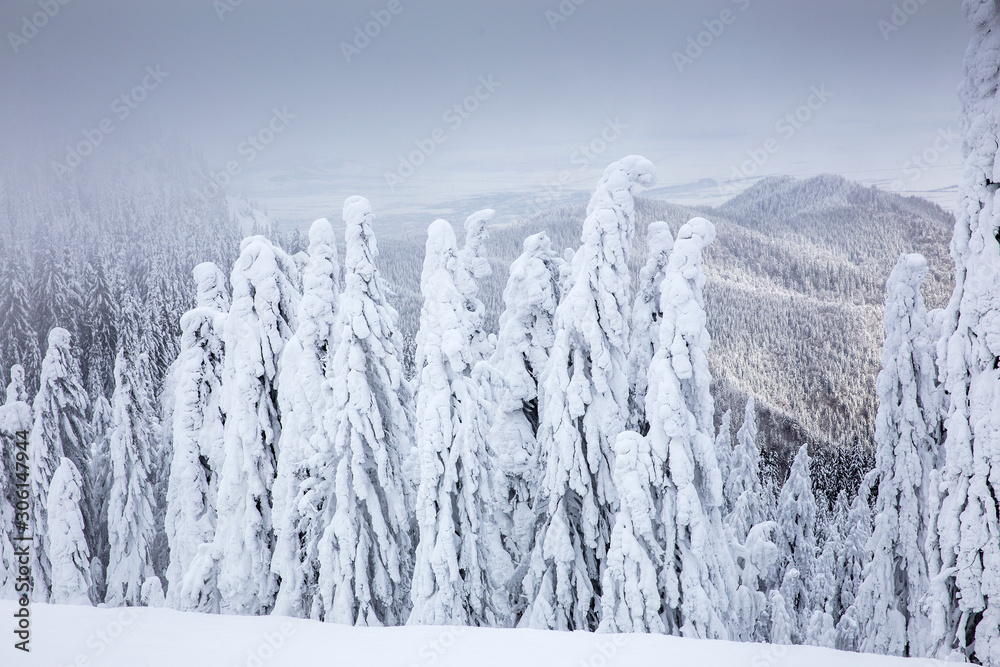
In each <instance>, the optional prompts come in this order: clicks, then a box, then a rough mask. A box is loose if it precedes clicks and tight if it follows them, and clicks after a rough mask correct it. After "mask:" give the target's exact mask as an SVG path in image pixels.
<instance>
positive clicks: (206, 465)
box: [164, 262, 229, 607]
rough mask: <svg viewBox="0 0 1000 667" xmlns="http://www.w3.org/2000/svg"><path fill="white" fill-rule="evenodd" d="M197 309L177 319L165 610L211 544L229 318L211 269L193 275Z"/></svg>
mask: <svg viewBox="0 0 1000 667" xmlns="http://www.w3.org/2000/svg"><path fill="white" fill-rule="evenodd" d="M194 280H195V283H196V285H197V294H198V298H197V306H196V307H195V308H193V309H192V310H189V311H188V312H186V313H184V315H183V316H182V317H181V329H182V331H183V337H182V339H181V352H180V355H179V356H178V358H177V363H176V366H175V372H174V378H175V382H174V392H175V395H174V404H173V419H172V423H170V424H167V425H166V426H167V427H168V428H172V429H173V438H172V439H173V456H172V460H171V463H170V477H169V480H168V485H167V507H166V515H165V518H164V527H165V529H166V532H167V543H168V545H169V548H170V562H169V565H168V566H167V572H166V576H167V603H168V604H169V605H170V606H172V607H177V606H179V604H180V592H181V587H182V586H183V581H184V576H185V574H186V573H187V571H188V568H189V567H190V566H191V561H192V560H193V559H194V557H195V555H196V554H197V552H198V547H199V546H201V545H202V544H204V543H206V542H211V541H212V539H213V538H214V537H215V526H216V499H217V496H218V475H219V473H220V472H221V469H222V459H223V451H224V450H223V437H222V436H223V416H222V409H221V407H220V400H221V385H222V367H223V354H224V350H223V344H222V329H223V323H224V321H225V313H226V312H227V311H228V310H229V295H228V292H227V290H226V278H225V275H224V274H223V273H222V271H221V270H220V269H219V267H217V266H216V265H215V264H213V263H211V262H205V263H203V264H199V265H198V266H196V267H195V269H194Z"/></svg>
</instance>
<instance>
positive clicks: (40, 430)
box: [28, 327, 93, 602]
mask: <svg viewBox="0 0 1000 667" xmlns="http://www.w3.org/2000/svg"><path fill="white" fill-rule="evenodd" d="M71 341H72V336H71V335H70V333H69V332H68V331H66V330H65V329H60V328H58V327H56V328H54V329H52V331H50V332H49V337H48V350H47V351H46V353H45V359H43V360H42V370H41V375H40V382H39V385H40V386H39V389H38V393H37V394H36V395H35V400H34V403H33V404H32V412H33V415H34V421H33V425H32V427H31V433H30V434H29V436H28V452H29V460H30V466H31V481H30V489H31V507H32V512H33V514H32V516H31V530H32V534H34V535H45V529H46V527H47V526H48V515H47V511H48V509H47V508H48V496H49V484H50V482H51V481H52V475H54V474H55V471H56V468H58V467H59V464H60V463H61V462H62V459H63V457H66V458H68V459H69V460H70V461H72V462H73V465H75V466H76V468H77V470H87V468H88V466H89V464H90V425H89V423H88V422H87V407H88V405H87V394H86V392H85V391H84V390H83V386H82V385H81V378H80V372H79V369H78V367H77V364H76V361H75V359H74V357H73V352H72V349H71ZM80 506H81V511H82V513H83V519H84V530H85V531H88V532H89V529H90V526H92V525H93V520H92V518H91V517H92V513H91V512H90V505H89V502H88V500H87V490H86V489H84V492H83V499H82V501H81V503H80ZM88 522H89V523H88ZM35 546H36V548H35V549H34V550H33V551H32V565H31V576H32V594H33V599H35V600H37V601H40V602H44V601H47V600H48V599H49V593H50V591H51V587H52V578H51V576H52V575H51V572H52V570H51V564H50V559H49V545H48V540H47V539H46V538H44V537H43V538H42V539H41V540H39V541H38V542H37V543H36V545H35ZM89 546H90V540H89V539H88V547H89Z"/></svg>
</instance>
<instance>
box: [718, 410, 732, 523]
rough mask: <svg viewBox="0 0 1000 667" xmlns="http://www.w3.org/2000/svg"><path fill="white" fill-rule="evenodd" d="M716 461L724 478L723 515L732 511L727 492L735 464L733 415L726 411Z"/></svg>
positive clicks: (720, 475)
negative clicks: (731, 469) (732, 467)
mask: <svg viewBox="0 0 1000 667" xmlns="http://www.w3.org/2000/svg"><path fill="white" fill-rule="evenodd" d="M715 459H716V461H717V462H718V465H719V477H721V478H722V487H723V488H722V511H723V515H725V514H728V513H729V512H730V511H731V510H732V507H733V506H732V503H730V501H729V498H730V496H729V494H728V493H727V492H726V489H727V484H728V482H729V473H730V470H729V469H730V467H731V466H732V464H733V413H732V412H730V411H729V410H726V412H725V414H723V415H722V420H721V421H720V422H719V432H718V433H716V435H715Z"/></svg>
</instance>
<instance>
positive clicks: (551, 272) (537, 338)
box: [490, 232, 564, 555]
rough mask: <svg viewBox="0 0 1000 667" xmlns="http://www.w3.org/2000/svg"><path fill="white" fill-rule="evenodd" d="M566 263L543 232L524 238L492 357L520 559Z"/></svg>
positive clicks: (497, 428)
mask: <svg viewBox="0 0 1000 667" xmlns="http://www.w3.org/2000/svg"><path fill="white" fill-rule="evenodd" d="M563 264H564V262H563V260H562V258H561V257H559V255H558V254H556V252H555V251H554V250H553V248H552V242H551V241H549V237H548V236H546V235H545V233H544V232H542V233H538V234H534V235H532V236H529V237H528V238H526V239H525V240H524V252H523V253H522V254H521V256H520V257H518V258H517V259H516V260H514V263H513V264H511V267H510V277H509V279H508V280H507V287H506V289H505V290H504V293H503V301H504V305H505V309H504V312H503V313H502V314H501V315H500V331H499V333H498V334H497V346H496V350H495V351H494V353H493V356H492V358H491V359H490V364H491V365H492V367H493V368H494V369H495V370H496V373H497V375H498V376H499V377H500V378H501V379H502V381H501V382H500V383H499V384H500V386H494V387H493V388H492V389H493V394H494V396H493V407H494V415H493V425H492V428H491V430H490V441H491V443H492V450H493V451H494V452H496V454H497V456H498V459H499V460H498V463H499V465H500V466H501V468H502V470H503V473H504V482H505V484H504V487H501V488H500V489H499V492H500V498H501V502H503V503H505V504H506V507H505V508H504V509H505V512H504V514H505V515H506V516H507V517H509V521H510V525H509V526H508V527H507V530H508V531H509V532H510V533H511V535H510V536H509V538H510V539H511V540H512V541H513V543H514V545H515V546H516V551H517V553H518V554H519V555H524V554H526V553H527V551H528V550H529V549H530V548H531V543H532V541H533V539H534V532H535V512H534V510H533V503H534V500H535V498H536V497H537V496H538V484H539V482H540V477H541V474H540V473H541V469H542V461H541V459H539V455H538V443H537V438H536V435H537V433H538V419H539V413H538V382H539V379H540V377H541V374H542V372H543V371H544V370H545V367H546V366H547V365H548V361H549V350H550V349H551V348H552V344H553V341H554V338H555V331H554V329H553V318H554V317H555V312H556V306H557V305H558V303H559V296H560V286H559V275H560V271H561V270H562V267H563Z"/></svg>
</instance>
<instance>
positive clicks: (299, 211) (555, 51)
mask: <svg viewBox="0 0 1000 667" xmlns="http://www.w3.org/2000/svg"><path fill="white" fill-rule="evenodd" d="M59 2H66V4H65V5H60V4H59ZM576 2H580V0H576ZM237 3H238V4H237ZM43 6H48V7H49V12H50V13H54V15H53V16H51V17H49V16H45V15H44V14H39V12H43V10H44V7H43ZM894 6H895V9H894ZM55 7H58V11H55V10H54V9H53V8H55ZM906 10H909V11H910V12H911V13H909V14H907V13H906ZM894 11H895V14H894ZM373 12H374V13H375V14H374V15H373ZM377 19H381V22H382V25H380V24H379V23H377V22H376V21H377ZM31 22H34V23H35V24H40V25H41V27H39V28H37V30H33V29H32V28H33V27H34V26H30V25H29V24H30V23H31ZM880 22H881V23H880ZM0 27H2V28H3V32H4V35H5V39H4V42H5V44H4V45H3V46H2V47H0V51H2V53H3V55H2V56H0V85H2V91H3V103H2V106H0V114H2V115H0V121H2V130H0V133H2V136H0V140H2V144H0V148H2V149H3V150H4V151H5V153H7V152H10V151H14V152H15V153H16V154H27V155H30V156H32V158H37V159H38V160H40V161H43V162H44V163H45V164H47V165H51V164H52V162H53V161H63V162H64V161H65V160H66V156H67V150H66V146H67V145H75V144H77V143H78V142H80V141H85V140H86V135H85V134H84V132H85V131H88V130H89V131H90V132H91V136H94V135H93V131H94V129H95V128H99V127H100V125H101V122H102V121H105V127H108V123H110V124H111V125H112V126H113V127H114V130H115V132H114V133H113V134H112V135H111V136H110V137H108V138H107V140H106V141H104V142H103V145H102V146H98V147H97V148H96V149H95V150H110V149H109V148H108V147H109V146H111V145H112V144H114V142H116V141H126V140H127V139H124V138H123V137H127V136H128V134H129V130H130V129H131V130H132V131H133V132H135V131H137V128H148V127H155V128H159V129H162V130H166V131H168V132H170V133H177V134H178V135H179V136H181V137H183V138H184V139H186V140H188V141H190V143H191V144H192V145H193V146H194V147H195V148H196V149H198V150H200V151H202V152H203V153H204V155H205V158H206V160H207V162H208V164H209V165H210V166H211V167H212V168H213V169H215V170H223V169H225V168H226V165H227V164H229V165H230V166H232V165H235V167H234V168H233V171H238V174H236V175H235V176H234V177H233V181H234V183H233V186H232V187H233V188H234V189H235V190H236V191H237V192H240V193H245V194H246V195H247V196H248V197H249V198H252V199H255V200H257V201H259V202H261V203H262V204H264V205H266V206H267V208H268V210H269V212H270V213H271V214H272V216H274V217H277V218H279V219H284V220H288V221H295V222H301V221H305V220H309V219H312V218H314V217H317V216H318V215H330V214H333V213H334V212H336V211H339V208H340V202H342V201H343V199H344V198H345V197H346V196H348V195H351V194H363V195H366V196H368V197H369V198H370V199H371V200H372V202H373V205H374V206H375V208H376V211H377V212H378V211H379V210H381V211H384V212H386V213H388V214H390V215H402V216H406V215H411V214H415V212H416V211H424V210H426V209H428V208H433V207H434V205H435V204H440V209H441V210H444V211H447V210H448V208H449V207H451V206H454V207H455V209H456V210H457V209H460V208H462V205H461V204H455V202H456V200H463V199H466V198H471V197H477V196H479V197H482V198H483V201H487V202H488V201H490V200H491V198H492V199H493V200H496V201H498V202H500V203H499V204H498V205H497V208H498V210H499V209H501V208H502V205H503V203H504V202H513V201H514V197H513V196H514V195H517V196H518V197H520V196H521V195H525V194H537V193H538V192H539V191H541V190H543V189H546V188H547V189H548V190H549V191H550V193H551V196H552V197H554V198H560V197H562V196H565V195H569V194H571V193H577V192H578V193H581V195H580V196H583V195H582V193H584V192H586V191H589V190H590V189H591V188H592V186H593V184H594V182H595V181H596V179H597V177H598V176H599V175H600V172H601V171H602V169H603V167H604V166H605V165H606V164H607V163H609V162H611V161H613V160H614V159H616V158H618V157H621V156H622V155H626V154H630V153H639V154H642V155H645V156H646V157H648V158H650V159H651V160H653V161H654V162H655V163H656V164H657V166H658V168H659V172H660V177H659V182H658V186H659V188H660V189H659V190H657V191H656V192H655V194H656V196H662V197H665V198H668V199H675V200H678V201H714V200H717V199H718V198H719V197H720V196H721V195H722V194H723V193H724V190H720V187H719V186H718V185H717V184H716V183H725V182H726V181H729V180H733V179H734V178H735V177H743V176H747V177H752V178H757V177H760V176H761V175H770V174H791V175H796V176H809V175H815V174H819V173H826V172H832V173H840V174H844V175H845V176H847V177H849V178H853V179H857V180H860V181H862V182H865V183H877V184H880V185H881V186H883V187H887V188H893V189H897V190H902V191H907V192H913V193H920V194H924V195H926V196H929V197H931V198H933V199H934V200H935V201H938V202H939V203H942V205H945V206H948V207H950V206H951V205H952V201H953V196H954V190H953V188H951V189H949V188H950V186H953V185H954V183H955V182H956V180H957V177H958V174H959V169H958V166H957V165H958V163H959V160H960V141H959V140H958V139H957V138H956V135H955V132H956V131H957V130H958V127H959V124H958V115H959V105H958V101H957V98H956V94H955V90H956V88H957V85H958V82H959V80H960V78H961V61H962V56H963V53H964V51H965V47H966V44H967V41H968V28H967V26H966V25H965V23H964V20H963V18H962V16H961V11H960V9H959V3H958V2H954V1H953V0H906V1H905V2H904V1H903V0H829V1H820V0H809V1H803V0H767V1H765V0H698V1H694V0H684V1H680V0H671V1H670V2H665V1H663V0H658V1H653V0H647V1H643V2H629V1H627V0H625V1H622V0H617V1H616V0H584V1H583V2H581V4H579V5H576V4H575V3H574V1H573V0H563V2H562V4H561V5H560V2H559V1H558V0H536V1H527V0H503V1H500V0H496V1H493V2H486V1H482V0H480V1H476V0H465V1H461V2H459V1H441V2H431V1H430V0H377V1H375V2H340V1H338V2H323V1H320V0H316V1H313V2H305V1H295V0H287V1H282V2H278V1H277V0H242V1H240V0H215V1H214V2H213V0H157V1H150V0H147V1H141V2H140V1H124V0H118V1H111V0H68V1H67V0H3V2H2V5H0ZM897 27H898V29H895V28H897ZM366 29H367V32H368V33H369V35H374V36H369V35H364V33H365V31H366ZM359 33H360V34H362V35H364V37H359ZM699 41H700V43H701V44H700V45H698V46H692V44H697V43H698V42H699ZM147 68H149V69H147ZM150 72H157V74H156V76H153V75H152V74H150ZM483 82H485V83H483ZM143 85H145V89H138V90H137V91H136V93H132V92H131V91H133V90H134V89H136V86H139V87H140V88H141V87H142V86H143ZM123 94H125V95H126V96H131V98H129V97H127V99H126V100H125V101H124V102H123V101H122V100H121V96H122V95H123ZM137 98H142V99H141V100H139V99H137ZM116 100H118V101H117V102H116ZM126 103H127V109H128V115H127V116H126V117H122V116H123V115H124V113H125V112H124V109H125V108H126V107H125V106H124V105H125V104H126ZM455 105H459V107H458V109H456V108H455ZM275 110H277V111H278V112H279V113H278V114H277V116H276V115H275ZM788 114H793V116H792V119H791V120H789V119H787V118H786V116H787V115H788ZM794 114H798V118H795V116H794ZM782 119H785V120H784V121H782ZM779 121H782V123H781V124H779ZM248 136H255V137H256V138H257V140H256V142H257V146H253V144H252V143H244V142H246V141H247V138H248ZM588 146H589V147H590V148H589V150H586V151H584V150H581V148H586V147H588ZM9 154H13V153H9ZM754 156H756V158H757V162H760V163H762V164H760V165H759V166H758V165H757V164H756V163H755V162H753V161H752V159H753V157H754ZM914 156H918V157H919V156H923V158H922V160H923V159H927V162H928V163H927V164H926V165H924V166H922V167H917V168H911V167H913V166H915V165H908V164H907V163H908V162H911V161H912V157H914ZM401 159H402V160H404V161H405V162H404V164H401V162H400V161H401ZM411 166H412V167H413V169H412V174H411V173H410V171H411V170H410V168H409V167H411ZM747 182H749V181H744V182H742V183H741V185H745V184H746V183H747ZM535 200H536V201H540V202H543V203H544V202H545V201H546V196H544V195H543V196H542V198H541V199H538V198H537V197H536V198H535ZM510 205H511V206H514V204H513V203H511V204H510Z"/></svg>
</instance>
